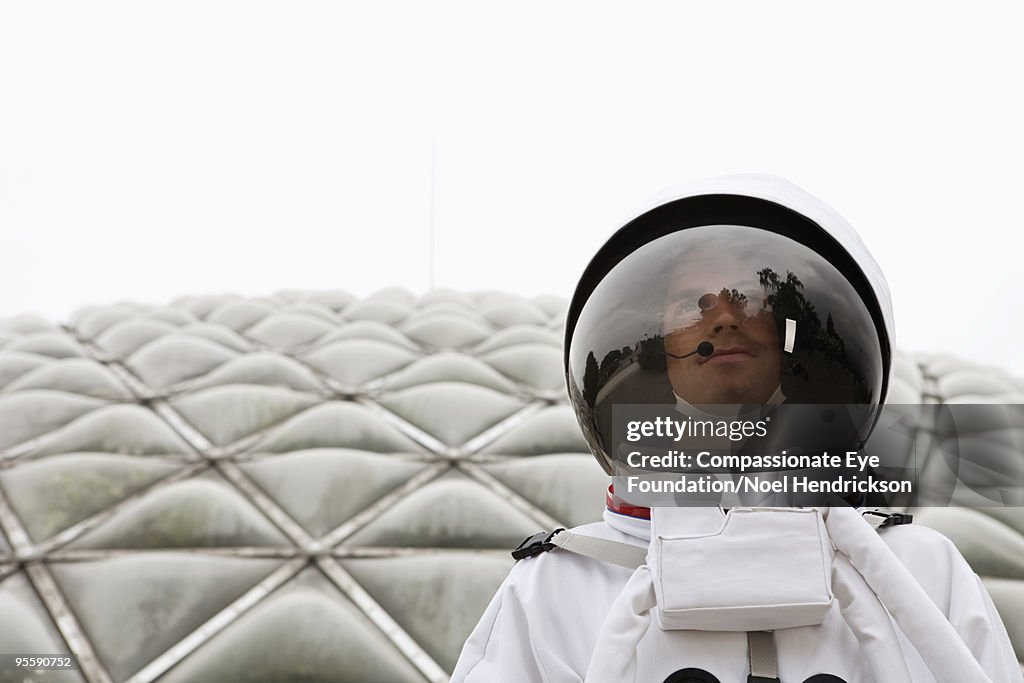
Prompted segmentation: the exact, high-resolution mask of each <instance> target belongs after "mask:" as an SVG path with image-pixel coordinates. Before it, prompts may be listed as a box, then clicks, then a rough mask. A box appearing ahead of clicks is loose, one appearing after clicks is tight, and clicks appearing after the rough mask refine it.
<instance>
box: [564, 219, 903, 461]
mask: <svg viewBox="0 0 1024 683" xmlns="http://www.w3.org/2000/svg"><path fill="white" fill-rule="evenodd" d="M882 357H883V354H882V344H881V342H880V340H879V338H878V333H877V331H876V326H875V323H874V321H873V319H872V315H871V313H870V311H869V310H868V308H867V307H866V305H865V303H864V301H863V300H862V298H861V296H860V295H859V294H858V292H857V290H856V289H855V288H854V286H853V285H851V284H850V281H849V280H848V279H847V278H846V277H845V276H844V275H843V274H842V273H841V272H840V271H839V270H838V269H836V268H835V267H834V266H833V265H832V264H831V263H829V262H828V261H827V260H826V259H825V258H823V257H822V256H820V255H819V254H818V253H817V252H816V251H814V250H813V249H811V248H809V247H807V246H805V245H803V244H801V243H799V242H797V241H795V240H793V239H790V238H789V237H786V236H783V235H781V234H777V233H774V232H769V231H766V230H762V229H759V228H753V227H747V226H741V225H705V226H699V227H689V228H686V229H683V230H679V231H677V232H670V233H669V234H666V235H663V236H661V237H658V238H656V239H653V240H651V241H650V242H648V243H646V244H644V245H642V246H640V247H638V248H637V249H635V250H633V251H632V252H631V253H629V254H628V255H627V256H626V257H625V258H623V259H622V260H621V261H619V262H618V263H617V264H616V265H614V267H612V268H611V269H610V270H609V271H608V272H607V274H605V276H604V277H603V278H602V279H601V281H600V282H599V283H597V285H596V286H595V287H594V289H593V291H592V292H591V293H590V296H589V297H588V298H587V300H586V301H585V303H584V304H583V305H582V308H581V309H580V312H579V316H578V318H577V319H576V323H575V328H574V329H573V331H572V336H571V339H570V341H569V348H568V367H567V379H568V384H569V391H570V396H571V399H572V402H573V404H574V407H575V409H576V412H577V416H578V417H579V419H580V423H581V425H582V426H583V430H584V433H585V435H586V437H587V439H588V440H589V442H590V445H591V447H592V448H593V449H594V450H595V453H596V454H597V456H598V459H599V460H600V461H601V462H602V465H603V466H604V467H605V469H606V471H609V472H611V470H612V467H611V461H610V460H611V457H612V456H611V453H610V451H612V452H613V451H614V448H609V446H610V445H611V444H612V441H613V440H612V438H611V434H610V433H609V429H610V422H611V406H612V405H614V404H677V405H681V406H690V407H691V408H692V412H694V413H699V414H704V413H712V414H714V413H719V414H721V413H728V412H729V410H733V411H735V409H734V408H728V409H727V408H725V406H730V407H734V406H737V405H743V406H750V407H761V406H765V405H772V404H777V403H780V402H786V403H801V404H862V405H865V406H873V407H877V404H878V403H879V401H880V397H881V390H882V379H883V361H882ZM718 407H721V408H722V410H718ZM873 407H872V408H868V409H866V410H865V411H863V415H862V416H861V417H860V418H858V419H859V420H860V422H861V424H857V425H855V429H854V431H855V432H856V434H857V435H858V437H860V438H861V439H864V440H866V438H867V435H868V433H869V432H870V429H871V425H872V420H873V415H874V414H875V411H874V408H873ZM733 414H735V412H734V413H733Z"/></svg>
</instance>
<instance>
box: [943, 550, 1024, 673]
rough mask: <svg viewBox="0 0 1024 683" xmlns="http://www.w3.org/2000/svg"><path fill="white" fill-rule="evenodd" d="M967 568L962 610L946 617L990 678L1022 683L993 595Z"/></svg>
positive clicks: (1011, 645) (963, 587) (1017, 664)
mask: <svg viewBox="0 0 1024 683" xmlns="http://www.w3.org/2000/svg"><path fill="white" fill-rule="evenodd" d="M964 564H965V565H966V562H965V563H964ZM967 571H968V572H970V576H969V578H967V577H965V581H964V584H965V585H963V586H962V587H961V588H960V591H962V593H963V595H962V596H961V597H962V601H961V609H959V610H957V612H956V613H955V614H950V619H949V620H950V622H951V623H952V624H953V626H954V627H955V628H956V630H957V632H958V633H959V634H960V637H961V638H963V640H964V642H965V643H967V647H968V648H970V650H971V652H972V653H973V654H974V656H975V658H976V659H977V660H978V662H979V663H980V664H981V666H982V668H983V669H984V670H985V673H986V674H988V676H989V678H991V679H992V680H993V681H1007V683H1022V681H1024V676H1022V675H1021V668H1020V663H1019V662H1018V661H1017V656H1016V655H1015V654H1014V651H1013V644H1012V643H1011V642H1010V637H1009V636H1008V635H1007V633H1006V627H1005V626H1003V621H1002V619H1001V618H1000V617H999V613H998V612H997V611H996V607H995V605H994V604H993V603H992V598H991V597H989V594H988V591H986V590H985V586H984V585H983V584H982V583H981V579H979V578H978V576H977V575H976V574H974V573H973V572H971V570H970V569H969V568H968V569H967Z"/></svg>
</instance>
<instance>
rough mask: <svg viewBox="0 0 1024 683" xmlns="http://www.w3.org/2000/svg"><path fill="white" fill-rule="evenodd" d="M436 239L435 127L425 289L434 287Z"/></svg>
mask: <svg viewBox="0 0 1024 683" xmlns="http://www.w3.org/2000/svg"><path fill="white" fill-rule="evenodd" d="M436 239H437V129H436V128H435V129H432V130H431V131H430V219H429V228H428V241H429V244H428V246H427V258H428V259H429V262H430V263H429V267H428V275H427V279H428V281H427V291H430V290H432V289H433V288H434V258H435V251H436V244H435V242H436Z"/></svg>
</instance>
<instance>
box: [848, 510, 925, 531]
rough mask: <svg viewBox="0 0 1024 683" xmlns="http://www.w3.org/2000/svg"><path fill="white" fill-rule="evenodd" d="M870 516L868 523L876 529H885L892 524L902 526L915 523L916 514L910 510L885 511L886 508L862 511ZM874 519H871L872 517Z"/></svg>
mask: <svg viewBox="0 0 1024 683" xmlns="http://www.w3.org/2000/svg"><path fill="white" fill-rule="evenodd" d="M861 514H862V515H863V516H864V517H868V523H869V524H871V526H873V527H875V528H876V529H884V528H886V527H890V526H901V525H903V524H913V522H914V515H912V514H910V513H909V512H885V511H884V510H865V511H864V512H862V513H861ZM872 517H873V518H874V519H871V518H872Z"/></svg>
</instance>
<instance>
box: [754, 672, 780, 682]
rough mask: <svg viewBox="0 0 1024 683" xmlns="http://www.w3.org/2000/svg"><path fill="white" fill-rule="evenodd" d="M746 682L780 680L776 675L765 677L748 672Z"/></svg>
mask: <svg viewBox="0 0 1024 683" xmlns="http://www.w3.org/2000/svg"><path fill="white" fill-rule="evenodd" d="M747 683H782V681H780V680H779V678H778V677H776V678H766V677H765V676H755V675H754V674H750V675H749V676H747Z"/></svg>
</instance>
